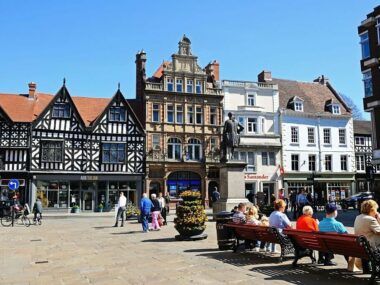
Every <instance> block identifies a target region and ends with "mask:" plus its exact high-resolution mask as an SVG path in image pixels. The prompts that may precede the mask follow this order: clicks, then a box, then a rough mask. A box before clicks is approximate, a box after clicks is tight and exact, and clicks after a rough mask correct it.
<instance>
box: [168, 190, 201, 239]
mask: <svg viewBox="0 0 380 285" xmlns="http://www.w3.org/2000/svg"><path fill="white" fill-rule="evenodd" d="M180 197H181V198H182V201H181V202H180V204H179V205H178V206H177V210H176V215H177V217H176V218H175V219H174V224H175V226H174V227H175V229H176V230H177V231H178V232H179V235H177V236H176V239H177V240H197V239H205V238H207V235H206V234H203V232H204V230H205V229H206V222H207V216H206V213H205V210H204V208H203V206H202V200H201V195H200V193H199V192H194V191H190V190H188V191H184V192H182V193H181V195H180Z"/></svg>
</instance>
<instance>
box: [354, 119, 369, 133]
mask: <svg viewBox="0 0 380 285" xmlns="http://www.w3.org/2000/svg"><path fill="white" fill-rule="evenodd" d="M354 134H355V135H356V134H357V135H372V122H371V121H364V120H354Z"/></svg>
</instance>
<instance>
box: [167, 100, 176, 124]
mask: <svg viewBox="0 0 380 285" xmlns="http://www.w3.org/2000/svg"><path fill="white" fill-rule="evenodd" d="M169 113H170V114H171V115H172V120H171V121H169ZM174 121H175V110H174V105H173V104H167V105H166V122H167V123H169V124H173V123H174Z"/></svg>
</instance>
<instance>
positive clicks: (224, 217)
mask: <svg viewBox="0 0 380 285" xmlns="http://www.w3.org/2000/svg"><path fill="white" fill-rule="evenodd" d="M232 216H233V213H231V212H219V213H217V214H216V215H215V220H216V236H217V239H218V246H219V249H220V250H228V249H233V247H234V245H235V240H236V239H235V235H234V231H233V230H231V229H229V228H227V227H225V226H224V225H225V224H226V223H228V222H231V221H232Z"/></svg>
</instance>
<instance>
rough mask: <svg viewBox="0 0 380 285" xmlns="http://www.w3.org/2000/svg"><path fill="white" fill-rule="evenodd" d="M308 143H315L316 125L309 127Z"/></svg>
mask: <svg viewBox="0 0 380 285" xmlns="http://www.w3.org/2000/svg"><path fill="white" fill-rule="evenodd" d="M307 143H308V144H315V128H314V127H308V128H307Z"/></svg>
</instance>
